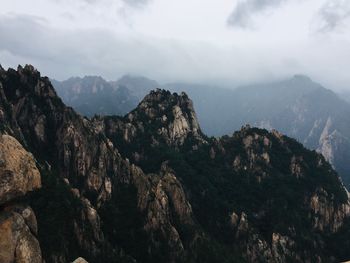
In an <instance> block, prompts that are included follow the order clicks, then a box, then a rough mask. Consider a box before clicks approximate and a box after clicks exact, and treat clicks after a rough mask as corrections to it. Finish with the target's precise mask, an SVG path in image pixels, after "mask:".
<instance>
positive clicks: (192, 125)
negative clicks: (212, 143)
mask: <svg viewBox="0 0 350 263" xmlns="http://www.w3.org/2000/svg"><path fill="white" fill-rule="evenodd" d="M95 124H96V125H97V127H98V128H97V129H98V130H105V133H106V135H107V137H109V138H110V139H111V140H112V141H113V142H115V143H117V145H118V144H119V141H118V140H119V139H118V138H123V140H124V142H126V143H135V141H137V140H139V139H141V137H142V138H143V139H145V138H146V140H148V141H149V143H150V144H151V145H160V144H165V145H168V146H181V145H183V144H185V142H186V141H191V145H192V146H193V147H194V148H196V147H197V146H198V145H200V144H203V143H207V141H206V138H205V136H204V135H203V133H202V131H201V129H200V126H199V123H198V120H197V116H196V113H195V111H194V108H193V103H192V101H191V100H190V99H189V98H188V96H187V94H186V93H184V92H182V93H181V94H177V93H171V92H170V91H167V90H162V89H156V90H153V91H151V92H150V93H149V94H148V95H147V96H146V97H145V98H144V99H143V100H142V101H141V102H140V104H139V105H138V107H137V108H136V109H135V110H133V111H131V112H130V113H129V114H127V115H126V116H125V117H123V118H120V117H115V116H113V117H99V118H95Z"/></svg>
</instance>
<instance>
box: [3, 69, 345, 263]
mask: <svg viewBox="0 0 350 263" xmlns="http://www.w3.org/2000/svg"><path fill="white" fill-rule="evenodd" d="M0 120H1V126H0V128H1V133H2V134H8V135H11V136H14V137H15V138H16V139H17V140H18V141H19V142H20V143H21V144H22V145H23V146H24V147H25V148H26V149H27V150H29V151H30V152H32V153H33V155H34V157H35V158H36V160H37V166H38V168H39V170H40V172H41V179H42V188H41V189H40V190H39V191H36V192H35V193H33V194H31V195H29V196H28V195H27V196H26V197H25V200H24V201H25V202H26V203H28V204H30V205H31V207H32V208H33V210H34V212H35V214H36V216H37V219H38V241H39V243H40V246H41V250H42V254H43V257H44V259H45V260H46V262H70V261H72V260H73V259H75V258H77V257H79V256H83V257H84V258H86V259H87V260H88V261H89V262H135V261H136V262H339V261H341V260H346V259H349V258H350V254H349V251H350V249H349V248H350V247H349V245H350V244H349V242H348V240H347V236H346V234H347V233H348V232H349V229H350V226H349V224H350V222H349V216H350V203H349V197H348V193H347V191H346V190H345V189H344V187H343V186H342V184H341V183H340V181H339V178H338V177H337V174H336V173H335V172H334V170H333V169H332V167H331V166H330V165H329V164H328V163H327V162H326V161H325V159H324V158H323V157H322V156H321V155H319V154H317V153H316V152H314V151H309V150H306V149H305V148H304V147H303V146H302V145H301V144H299V143H297V142H296V141H295V140H293V139H290V138H288V137H285V136H282V135H281V134H279V133H278V132H276V131H274V132H272V133H270V132H268V131H267V130H262V129H256V128H250V127H245V128H242V129H241V130H240V131H237V132H236V133H234V134H233V135H232V136H224V137H222V138H219V139H214V138H208V137H207V136H205V135H204V134H203V133H202V132H201V129H200V127H199V125H198V121H197V119H196V114H195V113H194V110H193V106H192V102H191V100H190V99H189V98H188V97H187V95H186V94H184V93H182V94H171V93H170V92H168V91H164V90H156V91H153V92H151V93H150V94H149V95H147V96H146V98H145V99H144V100H143V101H142V102H141V103H140V104H139V106H138V107H137V108H136V109H135V110H133V111H132V112H130V113H129V114H127V115H126V116H124V117H116V116H107V117H95V118H94V119H92V120H89V119H87V118H83V117H81V116H80V115H78V114H76V113H75V112H74V110H72V109H71V108H68V107H66V106H65V105H64V104H63V103H62V101H61V100H60V99H59V98H58V97H57V95H56V93H55V91H54V89H53V88H52V86H51V84H50V82H49V80H48V79H47V78H43V77H41V76H40V73H39V72H38V71H37V70H35V69H34V68H33V67H32V66H26V67H24V68H22V67H19V68H18V69H17V71H16V70H13V69H9V70H7V71H5V70H3V69H2V68H0ZM143 171H146V172H147V174H146V173H144V172H143ZM53 226H54V227H53ZM343 233H345V234H343ZM334 244H343V245H342V246H335V245H334Z"/></svg>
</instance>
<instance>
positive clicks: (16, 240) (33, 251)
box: [0, 134, 42, 263]
mask: <svg viewBox="0 0 350 263" xmlns="http://www.w3.org/2000/svg"><path fill="white" fill-rule="evenodd" d="M0 136H1V137H0V161H1V164H0V204H1V209H0V262H4V263H12V262H15V263H26V262H27V263H29V262H34V263H41V262H42V257H41V250H40V245H39V242H38V240H37V235H38V226H37V221H36V217H35V214H34V212H33V210H32V209H31V208H30V207H29V206H28V205H26V204H22V203H21V201H19V198H21V197H23V196H25V195H26V194H27V193H28V192H30V191H33V190H36V189H38V188H40V186H41V178H40V174H39V170H38V168H37V167H36V164H35V160H34V158H33V156H32V155H31V154H30V153H28V152H27V151H26V150H25V149H24V148H23V147H22V145H21V144H20V143H19V142H18V141H17V140H16V139H15V138H13V137H12V136H9V135H5V134H3V135H0Z"/></svg>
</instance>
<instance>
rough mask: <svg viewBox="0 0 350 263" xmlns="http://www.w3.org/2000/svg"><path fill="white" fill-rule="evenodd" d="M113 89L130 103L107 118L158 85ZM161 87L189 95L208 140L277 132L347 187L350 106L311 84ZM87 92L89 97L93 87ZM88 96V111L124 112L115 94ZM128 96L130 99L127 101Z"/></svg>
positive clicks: (298, 80)
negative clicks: (313, 153)
mask: <svg viewBox="0 0 350 263" xmlns="http://www.w3.org/2000/svg"><path fill="white" fill-rule="evenodd" d="M116 83H119V84H118V85H119V86H121V87H125V88H126V89H127V90H128V91H127V92H125V94H124V97H123V98H124V101H129V102H130V103H128V104H127V105H128V107H127V108H126V109H127V110H124V111H121V110H115V111H114V112H113V110H111V111H110V112H109V113H108V114H111V115H113V114H116V115H124V114H125V113H126V112H127V111H130V110H131V109H133V108H134V107H136V106H137V103H138V102H139V101H141V99H142V98H143V96H144V95H145V94H146V93H147V92H149V91H150V90H151V89H152V87H159V85H158V84H157V83H156V82H154V81H151V80H148V79H146V78H141V77H139V78H134V77H130V76H125V77H123V78H122V79H120V80H119V81H117V82H116ZM54 85H55V87H56V86H57V84H55V83H54ZM118 85H117V86H118ZM58 86H59V85H58ZM73 86H74V85H72V84H69V83H66V84H65V89H64V90H66V91H67V96H68V97H69V95H68V94H74V92H72V91H70V89H71V88H72V87H73ZM163 87H164V88H165V89H168V90H171V91H173V92H178V93H180V92H181V91H186V92H187V93H188V94H189V95H190V97H191V98H192V99H193V101H194V104H195V106H196V111H197V114H198V119H199V123H200V124H201V126H202V128H203V131H204V132H206V133H207V134H209V135H214V136H221V135H224V134H230V133H232V132H233V131H235V130H238V129H240V127H242V126H243V125H245V124H251V125H252V126H257V127H261V128H266V129H269V130H271V129H277V130H279V131H281V132H282V133H284V134H287V135H288V136H290V137H293V138H295V139H297V140H298V141H300V142H301V143H303V144H304V145H305V146H306V147H308V148H310V149H314V150H317V151H318V152H320V153H322V154H323V155H324V156H325V158H326V159H327V161H329V162H330V163H331V164H332V165H333V167H334V168H336V170H337V171H338V173H339V174H340V175H341V177H342V178H343V181H344V183H345V184H346V185H347V186H349V184H350V161H349V160H350V125H349V123H350V104H348V103H346V102H345V101H343V100H342V99H340V98H339V97H338V96H337V95H336V94H335V93H334V92H332V91H330V90H327V89H325V88H323V87H322V86H321V85H319V84H317V83H315V82H313V81H312V80H311V79H310V78H308V77H306V76H303V75H296V76H294V77H293V78H291V79H287V80H283V81H279V82H274V83H266V84H255V85H250V86H245V87H240V88H237V89H234V90H232V89H224V88H218V87H213V86H205V85H195V84H186V83H172V84H166V85H163ZM59 90H60V89H59ZM85 90H86V92H88V93H90V94H93V93H91V90H92V88H91V86H89V87H87V88H86V89H85ZM59 93H60V92H59ZM97 93H99V92H97ZM131 94H133V95H131ZM90 96H91V97H92V98H94V100H96V101H91V102H90V105H100V104H102V103H103V102H104V101H106V104H110V102H109V101H111V100H113V101H114V105H115V106H114V107H115V108H117V107H124V104H122V103H120V102H119V101H120V100H121V98H122V97H118V94H112V93H110V94H109V95H107V97H108V99H106V100H104V99H102V98H99V97H98V96H96V95H90ZM128 96H129V99H125V97H128ZM342 97H345V96H342ZM79 100H81V99H80V98H79ZM66 101H67V100H66ZM67 103H68V104H69V105H72V106H73V107H74V108H75V109H77V110H78V111H80V112H81V113H83V114H85V115H88V116H91V115H93V114H94V113H96V114H103V111H101V110H99V109H95V111H94V112H93V111H86V110H84V109H82V108H81V107H78V106H76V105H74V103H70V102H67ZM99 108H102V107H99Z"/></svg>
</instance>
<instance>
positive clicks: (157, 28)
mask: <svg viewBox="0 0 350 263" xmlns="http://www.w3.org/2000/svg"><path fill="white" fill-rule="evenodd" d="M0 63H1V64H2V65H3V67H8V66H11V67H16V66H17V65H18V64H26V63H31V64H33V65H34V66H35V67H37V68H38V69H39V70H40V71H41V72H42V73H43V74H44V75H48V76H49V77H53V78H56V79H65V78H68V77H70V76H84V75H101V76H103V77H105V78H107V79H110V80H115V79H117V78H118V77H120V76H121V75H123V74H125V73H129V74H134V75H145V76H147V77H150V78H153V79H156V80H158V81H161V82H170V81H188V82H207V83H239V84H242V83H250V82H255V81H263V80H273V79H280V78H285V77H288V76H290V75H294V74H299V73H302V74H306V75H309V76H310V77H312V78H313V79H314V80H316V81H318V82H321V83H322V84H323V85H325V86H326V87H329V88H334V89H345V88H349V89H350V0H74V1H72V0H32V1H27V0H1V8H0Z"/></svg>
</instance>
